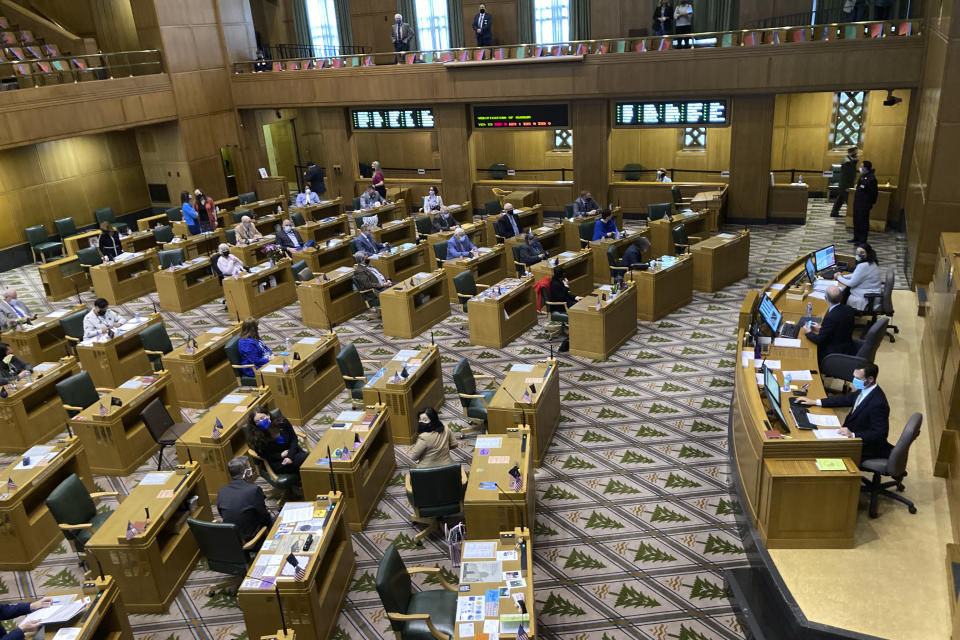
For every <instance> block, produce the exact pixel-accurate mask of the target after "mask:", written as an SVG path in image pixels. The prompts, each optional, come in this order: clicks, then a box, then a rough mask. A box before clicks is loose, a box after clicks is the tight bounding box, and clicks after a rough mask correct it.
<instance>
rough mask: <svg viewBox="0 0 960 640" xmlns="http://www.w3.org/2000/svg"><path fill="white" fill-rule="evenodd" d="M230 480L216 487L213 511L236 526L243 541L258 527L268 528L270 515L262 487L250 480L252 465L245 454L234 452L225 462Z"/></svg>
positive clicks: (255, 532)
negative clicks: (215, 510) (228, 460)
mask: <svg viewBox="0 0 960 640" xmlns="http://www.w3.org/2000/svg"><path fill="white" fill-rule="evenodd" d="M227 472H228V473H229V474H230V482H228V483H227V484H225V485H223V486H222V487H220V488H219V489H218V490H217V512H218V513H219V514H220V519H221V520H223V521H224V522H226V523H228V524H232V525H233V526H235V527H236V528H237V533H239V534H240V539H241V540H243V542H244V543H246V542H248V541H249V540H250V539H251V538H253V537H254V536H255V535H257V532H258V531H260V529H261V528H263V527H267V529H269V528H270V526H271V525H273V517H271V515H270V512H269V511H267V498H266V496H265V495H263V489H261V488H260V487H258V486H257V484H256V483H255V482H254V481H253V468H251V467H250V461H249V460H248V459H247V457H246V456H237V457H235V458H233V459H231V460H230V462H228V463H227Z"/></svg>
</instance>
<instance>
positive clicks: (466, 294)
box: [453, 271, 487, 313]
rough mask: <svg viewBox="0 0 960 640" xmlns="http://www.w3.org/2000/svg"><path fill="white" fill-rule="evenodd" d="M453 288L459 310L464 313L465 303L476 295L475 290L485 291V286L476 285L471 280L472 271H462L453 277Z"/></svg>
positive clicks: (465, 309)
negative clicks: (458, 303)
mask: <svg viewBox="0 0 960 640" xmlns="http://www.w3.org/2000/svg"><path fill="white" fill-rule="evenodd" d="M453 288H454V290H455V291H456V292H457V300H458V301H459V302H460V307H461V309H462V310H463V312H464V313H466V311H467V301H468V300H470V298H472V297H473V296H475V295H477V290H479V289H486V288H487V285H482V284H477V282H476V280H474V278H473V271H463V272H462V273H458V274H457V275H455V276H453Z"/></svg>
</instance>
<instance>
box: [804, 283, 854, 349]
mask: <svg viewBox="0 0 960 640" xmlns="http://www.w3.org/2000/svg"><path fill="white" fill-rule="evenodd" d="M825 297H826V300H827V304H829V305H830V307H829V308H828V309H827V312H826V313H825V314H823V319H822V322H820V323H817V322H813V323H811V324H810V325H809V326H807V327H805V328H804V333H805V334H806V336H807V340H809V341H810V342H812V343H814V344H815V345H817V361H818V362H822V361H823V359H824V357H826V356H828V355H829V354H831V353H854V352H855V351H856V349H855V348H854V346H853V324H854V321H855V315H856V314H855V313H854V311H853V309H851V308H850V307H848V306H847V305H845V304H843V292H842V291H840V288H839V287H833V286H831V287H827V290H826V293H825Z"/></svg>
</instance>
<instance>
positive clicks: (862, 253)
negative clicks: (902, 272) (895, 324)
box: [837, 242, 883, 311]
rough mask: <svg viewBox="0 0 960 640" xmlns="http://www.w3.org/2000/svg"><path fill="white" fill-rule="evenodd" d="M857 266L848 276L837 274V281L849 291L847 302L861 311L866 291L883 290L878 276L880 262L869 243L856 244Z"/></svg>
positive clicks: (864, 305) (877, 291)
mask: <svg viewBox="0 0 960 640" xmlns="http://www.w3.org/2000/svg"><path fill="white" fill-rule="evenodd" d="M855 257H856V260H857V266H856V267H854V269H853V273H851V274H850V275H849V276H844V275H838V276H837V282H839V283H840V284H845V285H847V287H848V290H849V291H850V297H849V298H847V304H848V305H850V306H851V307H853V308H854V309H856V310H858V311H863V310H864V309H865V308H866V307H867V298H866V295H867V294H868V293H881V292H882V291H883V280H882V279H881V277H880V263H879V262H878V261H877V252H876V251H874V250H873V247H871V246H870V245H869V244H867V243H866V242H864V243H863V244H860V245H857V249H856V254H855Z"/></svg>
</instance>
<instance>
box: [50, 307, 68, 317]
mask: <svg viewBox="0 0 960 640" xmlns="http://www.w3.org/2000/svg"><path fill="white" fill-rule="evenodd" d="M65 315H67V311H66V309H60V310H59V311H51V312H50V313H48V314H47V317H48V318H62V317H63V316H65Z"/></svg>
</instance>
